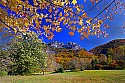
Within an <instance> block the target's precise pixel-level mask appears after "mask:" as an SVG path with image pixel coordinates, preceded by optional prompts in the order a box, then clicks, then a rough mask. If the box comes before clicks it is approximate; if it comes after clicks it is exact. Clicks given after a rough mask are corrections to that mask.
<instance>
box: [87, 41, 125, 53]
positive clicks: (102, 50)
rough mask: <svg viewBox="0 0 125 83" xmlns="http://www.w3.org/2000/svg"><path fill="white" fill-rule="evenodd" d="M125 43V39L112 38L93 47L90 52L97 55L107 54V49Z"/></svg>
mask: <svg viewBox="0 0 125 83" xmlns="http://www.w3.org/2000/svg"><path fill="white" fill-rule="evenodd" d="M123 45H125V39H116V40H112V41H110V42H108V43H106V44H103V45H100V46H97V47H95V48H93V49H91V50H90V51H89V52H91V53H93V54H95V55H97V54H107V51H108V49H109V48H117V47H119V46H123Z"/></svg>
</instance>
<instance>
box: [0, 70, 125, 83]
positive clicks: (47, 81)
mask: <svg viewBox="0 0 125 83" xmlns="http://www.w3.org/2000/svg"><path fill="white" fill-rule="evenodd" d="M0 83H125V70H85V71H83V72H65V73H55V74H50V73H46V74H45V75H36V76H35V75H34V76H3V77H0Z"/></svg>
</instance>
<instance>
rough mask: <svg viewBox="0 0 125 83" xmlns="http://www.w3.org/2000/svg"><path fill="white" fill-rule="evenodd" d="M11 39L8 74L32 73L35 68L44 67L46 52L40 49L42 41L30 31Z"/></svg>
mask: <svg viewBox="0 0 125 83" xmlns="http://www.w3.org/2000/svg"><path fill="white" fill-rule="evenodd" d="M32 34H33V35H32V36H31V35H30V34H28V33H27V34H25V35H23V36H22V37H19V36H17V37H16V38H15V39H14V40H13V42H14V43H13V44H12V46H11V49H10V55H11V57H12V59H11V60H12V62H13V64H11V66H10V72H9V74H14V75H25V74H29V73H32V72H33V70H34V69H36V68H42V69H43V68H44V67H45V59H46V58H45V57H46V54H45V53H43V51H42V42H41V40H39V39H38V37H37V36H36V35H35V34H34V33H32Z"/></svg>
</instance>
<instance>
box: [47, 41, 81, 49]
mask: <svg viewBox="0 0 125 83" xmlns="http://www.w3.org/2000/svg"><path fill="white" fill-rule="evenodd" d="M47 45H48V46H50V47H54V48H65V49H73V50H78V49H82V47H81V46H80V45H78V44H76V43H75V42H67V43H66V44H64V43H63V42H58V41H53V42H50V43H48V44H47Z"/></svg>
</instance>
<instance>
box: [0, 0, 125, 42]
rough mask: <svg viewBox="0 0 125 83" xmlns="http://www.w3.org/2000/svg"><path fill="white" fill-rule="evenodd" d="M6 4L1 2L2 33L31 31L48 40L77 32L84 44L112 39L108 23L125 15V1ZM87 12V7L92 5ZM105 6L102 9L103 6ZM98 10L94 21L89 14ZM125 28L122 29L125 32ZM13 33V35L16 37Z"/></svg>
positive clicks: (39, 0) (8, 1) (16, 0)
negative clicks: (92, 39)
mask: <svg viewBox="0 0 125 83" xmlns="http://www.w3.org/2000/svg"><path fill="white" fill-rule="evenodd" d="M78 2H79V0H2V1H0V31H2V28H4V27H6V28H8V29H9V30H10V31H12V32H14V33H15V34H17V33H18V32H22V33H26V32H27V31H32V30H33V31H36V32H37V34H38V35H44V36H46V37H47V38H48V39H52V38H53V37H54V33H55V32H61V31H62V30H64V29H69V30H70V31H69V33H68V34H69V35H71V36H74V32H78V33H79V34H80V35H81V38H80V39H81V40H83V39H84V38H85V37H86V38H88V37H89V36H90V35H97V36H100V35H103V37H108V34H107V33H106V31H103V29H101V27H102V28H109V25H108V24H105V23H104V21H105V20H106V19H109V20H113V16H114V14H118V13H119V14H121V15H123V11H124V9H125V4H124V1H123V0H109V1H105V0H84V2H83V3H84V4H79V3H78ZM90 2H91V4H90V5H92V6H91V8H89V9H88V10H87V7H86V6H84V5H85V4H88V3H90ZM104 2H108V4H104V6H101V7H102V9H100V8H99V7H100V6H99V5H100V4H101V3H104ZM93 10H97V11H98V13H97V14H96V15H95V16H94V17H91V16H90V15H89V13H91V12H93ZM124 27H125V25H123V26H122V28H124ZM12 32H11V33H12Z"/></svg>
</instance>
